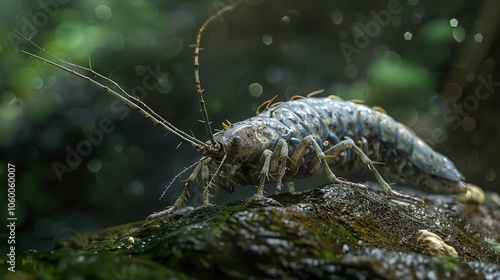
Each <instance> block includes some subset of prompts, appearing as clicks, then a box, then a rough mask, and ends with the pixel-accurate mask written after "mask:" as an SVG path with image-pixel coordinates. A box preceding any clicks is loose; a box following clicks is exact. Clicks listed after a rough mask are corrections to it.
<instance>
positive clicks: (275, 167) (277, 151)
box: [257, 139, 288, 195]
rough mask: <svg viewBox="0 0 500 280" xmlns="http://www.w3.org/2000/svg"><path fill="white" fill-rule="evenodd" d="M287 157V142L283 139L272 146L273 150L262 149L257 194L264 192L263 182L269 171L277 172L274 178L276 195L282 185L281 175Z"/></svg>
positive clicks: (284, 169)
mask: <svg viewBox="0 0 500 280" xmlns="http://www.w3.org/2000/svg"><path fill="white" fill-rule="evenodd" d="M287 157H288V144H287V143H286V141H285V139H279V140H278V143H277V144H276V146H275V147H274V151H272V152H271V150H267V149H266V150H264V152H263V153H262V156H261V162H263V164H262V169H261V171H260V181H259V186H258V189H257V195H263V194H264V184H265V183H266V179H267V177H268V175H269V172H277V175H278V176H277V178H276V191H275V194H276V195H278V194H279V193H280V191H281V187H282V186H283V176H285V172H286V159H287Z"/></svg>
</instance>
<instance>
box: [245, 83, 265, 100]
mask: <svg viewBox="0 0 500 280" xmlns="http://www.w3.org/2000/svg"><path fill="white" fill-rule="evenodd" d="M248 91H249V92H250V95H251V96H253V97H259V96H261V95H262V93H263V92H264V89H263V88H262V85H261V84H259V83H253V84H250V85H249V86H248Z"/></svg>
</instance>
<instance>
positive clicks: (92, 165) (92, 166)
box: [87, 159, 102, 173]
mask: <svg viewBox="0 0 500 280" xmlns="http://www.w3.org/2000/svg"><path fill="white" fill-rule="evenodd" d="M87 168H88V169H89V170H90V172H94V173H97V172H99V170H101V168H102V162H101V160H100V159H93V160H91V161H89V162H88V163H87Z"/></svg>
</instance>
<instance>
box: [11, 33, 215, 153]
mask: <svg viewBox="0 0 500 280" xmlns="http://www.w3.org/2000/svg"><path fill="white" fill-rule="evenodd" d="M15 32H16V33H17V34H18V35H20V36H21V37H22V38H24V39H25V40H26V41H28V42H29V43H31V44H32V45H33V46H35V47H36V48H38V49H39V50H40V51H41V52H43V53H45V54H46V55H48V56H50V57H51V58H53V59H54V60H56V61H59V62H60V63H61V64H62V65H61V64H58V63H56V62H53V61H51V60H48V59H45V58H43V57H40V56H38V55H35V54H32V53H30V52H27V51H24V50H22V52H23V53H25V54H27V55H29V56H31V57H33V58H36V59H39V60H41V61H43V62H46V63H48V64H50V65H53V66H55V67H57V68H59V69H62V70H64V71H66V72H69V73H71V74H73V75H75V76H77V77H79V78H82V79H84V80H87V81H89V82H90V83H92V84H93V85H95V86H97V87H98V88H100V89H101V90H104V91H105V92H106V93H108V94H110V95H112V96H113V97H115V98H117V99H119V100H120V101H121V102H123V103H124V104H126V105H128V106H129V107H131V108H133V109H135V110H137V111H138V112H139V113H141V114H142V115H144V116H145V117H146V118H149V119H150V120H151V121H152V122H153V123H154V124H157V125H159V126H161V127H162V128H163V129H164V130H166V131H167V132H171V133H173V134H174V135H175V136H177V137H178V138H179V139H180V140H181V141H182V142H184V143H187V144H189V145H191V146H193V147H194V148H196V149H200V148H201V147H204V148H208V144H207V143H204V142H203V141H201V140H198V139H197V138H195V137H194V136H192V135H190V134H187V133H186V132H184V131H182V130H180V129H178V128H177V127H175V126H174V125H173V124H171V123H169V122H168V121H167V120H165V119H164V118H162V117H161V116H160V115H158V114H157V113H156V112H155V111H153V110H152V109H151V108H150V107H148V106H147V105H146V104H145V103H144V102H142V101H141V100H140V99H138V98H137V97H134V96H132V95H130V94H128V93H127V92H126V91H125V90H124V89H122V88H121V87H120V86H119V85H118V84H117V83H116V82H115V81H113V80H111V79H110V78H108V77H105V76H103V75H101V74H99V73H97V72H95V71H94V70H92V69H91V68H87V67H83V66H80V65H77V64H73V63H70V62H67V61H64V60H62V59H60V58H57V57H55V56H53V55H52V54H50V53H49V52H47V51H46V50H45V49H42V48H40V47H39V46H38V45H37V44H35V43H34V42H32V41H31V39H30V38H26V37H25V36H24V35H23V34H21V33H20V32H18V31H15ZM63 65H68V66H71V67H75V68H78V69H82V70H85V71H89V72H90V73H92V74H94V75H96V76H98V77H100V78H102V79H104V80H106V81H108V82H110V83H111V84H112V85H113V86H114V87H115V88H118V89H119V91H120V92H122V94H123V95H122V94H119V93H118V92H116V91H114V90H113V89H111V88H109V87H108V86H106V85H103V84H101V83H99V82H97V81H95V80H93V79H92V78H90V77H87V76H85V75H83V74H81V73H79V72H76V71H74V70H72V69H69V68H68V67H65V66H63ZM131 100H134V101H135V102H137V104H136V103H134V102H132V101H131Z"/></svg>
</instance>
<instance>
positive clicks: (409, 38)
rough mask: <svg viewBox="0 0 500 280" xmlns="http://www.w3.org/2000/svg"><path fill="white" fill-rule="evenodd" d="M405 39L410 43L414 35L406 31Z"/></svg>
mask: <svg viewBox="0 0 500 280" xmlns="http://www.w3.org/2000/svg"><path fill="white" fill-rule="evenodd" d="M404 37H405V40H406V41H410V40H411V37H413V34H411V32H410V31H406V32H405V34H404Z"/></svg>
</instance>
